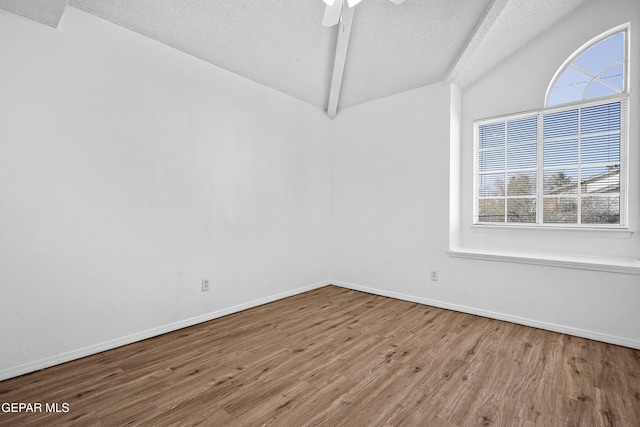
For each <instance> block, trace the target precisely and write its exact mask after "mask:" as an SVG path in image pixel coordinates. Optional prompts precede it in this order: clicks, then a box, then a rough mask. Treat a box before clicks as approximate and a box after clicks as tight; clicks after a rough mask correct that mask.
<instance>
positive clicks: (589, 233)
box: [470, 224, 633, 239]
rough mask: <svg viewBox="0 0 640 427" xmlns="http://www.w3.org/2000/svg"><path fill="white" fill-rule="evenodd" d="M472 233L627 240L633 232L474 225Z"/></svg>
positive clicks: (621, 229) (625, 229)
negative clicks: (564, 235) (514, 233)
mask: <svg viewBox="0 0 640 427" xmlns="http://www.w3.org/2000/svg"><path fill="white" fill-rule="evenodd" d="M470 228H471V231H473V232H474V233H476V232H478V233H485V232H491V233H495V232H504V233H513V232H522V233H531V234H536V235H543V236H544V235H556V236H557V235H559V234H568V235H571V236H572V237H603V238H610V239H611V238H613V239H629V238H631V235H633V230H629V229H628V228H598V227H593V228H577V227H561V226H558V227H554V226H539V225H537V226H526V225H522V226H518V225H494V224H474V225H472V226H471V227H470Z"/></svg>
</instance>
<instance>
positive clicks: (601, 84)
mask: <svg viewBox="0 0 640 427" xmlns="http://www.w3.org/2000/svg"><path fill="white" fill-rule="evenodd" d="M625 38H626V30H623V31H619V32H616V33H614V34H606V35H605V36H601V37H599V38H597V39H596V40H595V41H592V42H590V43H588V44H587V45H585V46H583V47H582V48H580V49H579V50H578V51H577V52H576V53H575V54H573V55H572V56H571V57H570V58H569V59H568V60H567V62H565V63H564V64H563V65H562V67H560V69H559V70H558V72H557V73H556V75H555V77H554V79H553V80H552V82H551V85H550V86H549V90H547V100H546V101H547V102H546V105H547V107H550V106H554V105H560V104H567V103H570V102H577V101H584V100H587V99H595V98H601V97H606V96H611V95H619V94H622V93H625V92H626V90H627V88H626V80H627V79H626V73H627V55H626V44H625Z"/></svg>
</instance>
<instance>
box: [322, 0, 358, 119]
mask: <svg viewBox="0 0 640 427" xmlns="http://www.w3.org/2000/svg"><path fill="white" fill-rule="evenodd" d="M354 9H355V8H353V7H349V6H347V4H346V2H345V5H344V7H343V9H342V20H341V21H340V23H339V24H338V25H337V27H338V41H337V42H336V53H335V56H334V58H333V74H332V75H331V87H330V88H329V103H328V106H327V115H328V116H329V118H330V119H333V118H335V117H336V114H337V113H338V101H339V99H340V89H341V88H342V78H343V76H344V65H345V62H346V61H347V51H348V50H349V37H350V35H351V24H352V22H353V12H354Z"/></svg>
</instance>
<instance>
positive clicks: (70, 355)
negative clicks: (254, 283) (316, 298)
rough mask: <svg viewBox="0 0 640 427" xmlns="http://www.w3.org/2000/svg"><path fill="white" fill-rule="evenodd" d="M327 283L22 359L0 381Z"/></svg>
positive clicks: (324, 284) (5, 372) (5, 371)
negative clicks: (117, 336) (50, 354)
mask: <svg viewBox="0 0 640 427" xmlns="http://www.w3.org/2000/svg"><path fill="white" fill-rule="evenodd" d="M330 283H331V281H330V280H326V281H323V282H319V283H314V284H312V285H308V286H304V287H302V288H297V289H293V290H290V291H287V292H282V293H279V294H275V295H270V296H268V297H265V298H260V299H257V300H254V301H249V302H246V303H243V304H239V305H235V306H233V307H227V308H224V309H222V310H218V311H214V312H211V313H207V314H203V315H200V316H196V317H192V318H190V319H185V320H181V321H179V322H174V323H170V324H168V325H164V326H159V327H157V328H153V329H149V330H146V331H142V332H138V333H135V334H132V335H128V336H125V337H122V338H116V339H114V340H110V341H106V342H103V343H99V344H95V345H90V346H88V347H84V348H80V349H77V350H73V351H70V352H67V353H61V354H58V355H56V356H51V357H46V358H44V359H40V360H36V361H34V362H29V363H25V364H23V365H19V366H15V367H13V368H9V369H5V370H2V371H0V381H3V380H6V379H9V378H13V377H17V376H20V375H24V374H28V373H30V372H35V371H39V370H41V369H45V368H50V367H52V366H55V365H60V364H61V363H66V362H70V361H72V360H76V359H80V358H82V357H86V356H90V355H92V354H96V353H100V352H103V351H106V350H112V349H114V348H117V347H122V346H123V345H127V344H132V343H134V342H137V341H142V340H145V339H148V338H152V337H155V336H158V335H162V334H166V333H167V332H173V331H177V330H178V329H182V328H186V327H189V326H193V325H196V324H198V323H202V322H207V321H209V320H213V319H217V318H218V317H222V316H226V315H228V314H233V313H237V312H239V311H243V310H246V309H249V308H253V307H257V306H259V305H263V304H267V303H270V302H273V301H277V300H280V299H283V298H287V297H291V296H294V295H298V294H301V293H303V292H307V291H311V290H314V289H318V288H321V287H323V286H327V285H329V284H330Z"/></svg>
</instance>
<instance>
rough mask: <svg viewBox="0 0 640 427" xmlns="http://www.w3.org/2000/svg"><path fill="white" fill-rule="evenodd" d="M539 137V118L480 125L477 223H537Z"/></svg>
mask: <svg viewBox="0 0 640 427" xmlns="http://www.w3.org/2000/svg"><path fill="white" fill-rule="evenodd" d="M536 135H537V118H536V116H535V115H533V116H528V117H519V118H514V119H510V120H505V121H498V122H492V123H484V124H480V125H479V127H478V164H477V166H478V167H477V170H478V176H477V189H476V193H477V195H478V198H477V206H476V210H477V218H476V221H479V222H515V223H531V222H535V221H536V181H537V177H536V170H537V165H536V161H537V141H536Z"/></svg>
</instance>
